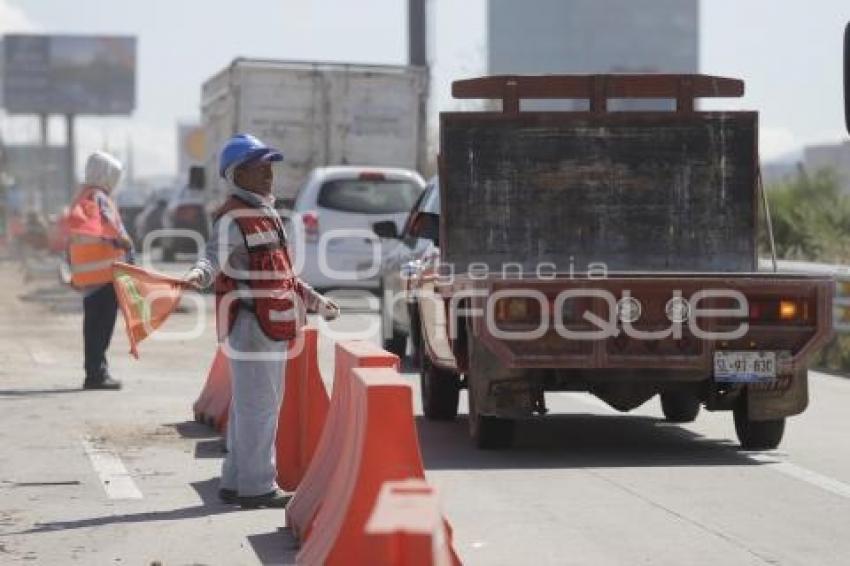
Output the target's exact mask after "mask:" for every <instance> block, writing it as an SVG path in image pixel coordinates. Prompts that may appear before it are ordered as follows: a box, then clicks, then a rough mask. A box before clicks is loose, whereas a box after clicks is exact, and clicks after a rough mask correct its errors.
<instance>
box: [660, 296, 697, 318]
mask: <svg viewBox="0 0 850 566" xmlns="http://www.w3.org/2000/svg"><path fill="white" fill-rule="evenodd" d="M664 313H665V314H666V315H667V319H668V320H669V321H670V322H674V323H678V324H681V323H682V322H685V321H687V320H688V318H689V317H690V316H691V305H690V303H688V301H687V299H684V298H682V297H673V298H672V299H670V300H669V301H667V304H666V305H665V306H664Z"/></svg>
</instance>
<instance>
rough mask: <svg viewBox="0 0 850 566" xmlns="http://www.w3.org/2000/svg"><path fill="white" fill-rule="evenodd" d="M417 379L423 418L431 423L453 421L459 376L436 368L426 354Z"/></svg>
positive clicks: (455, 411)
mask: <svg viewBox="0 0 850 566" xmlns="http://www.w3.org/2000/svg"><path fill="white" fill-rule="evenodd" d="M419 379H420V386H421V393H422V412H423V413H424V414H425V418H427V419H428V420H431V421H452V420H454V419H455V417H457V405H458V397H459V396H460V378H459V376H458V375H457V374H456V373H454V372H453V371H450V370H445V369H441V368H438V367H436V366H435V365H434V364H433V363H431V359H430V358H429V357H428V354H424V355H423V356H422V367H421V369H420V371H419Z"/></svg>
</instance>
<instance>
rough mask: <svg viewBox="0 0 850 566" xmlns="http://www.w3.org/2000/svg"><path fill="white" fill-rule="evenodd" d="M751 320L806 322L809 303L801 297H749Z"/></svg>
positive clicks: (808, 313) (808, 314)
mask: <svg viewBox="0 0 850 566" xmlns="http://www.w3.org/2000/svg"><path fill="white" fill-rule="evenodd" d="M749 310H750V321H751V322H808V321H809V317H810V312H809V303H808V301H806V300H803V299H788V298H781V299H750V301H749Z"/></svg>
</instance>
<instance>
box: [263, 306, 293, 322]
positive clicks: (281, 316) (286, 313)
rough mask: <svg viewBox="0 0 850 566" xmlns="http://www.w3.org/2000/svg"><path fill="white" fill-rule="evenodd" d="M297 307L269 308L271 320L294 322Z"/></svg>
mask: <svg viewBox="0 0 850 566" xmlns="http://www.w3.org/2000/svg"><path fill="white" fill-rule="evenodd" d="M295 315H296V313H295V308H294V307H292V308H288V309H286V310H283V311H276V310H269V320H270V321H272V322H292V321H294V320H295Z"/></svg>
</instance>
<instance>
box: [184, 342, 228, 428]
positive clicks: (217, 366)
mask: <svg viewBox="0 0 850 566" xmlns="http://www.w3.org/2000/svg"><path fill="white" fill-rule="evenodd" d="M230 398H231V391H230V362H229V360H228V359H227V356H226V355H225V354H224V351H222V349H221V346H219V347H218V349H217V350H216V352H215V358H214V359H213V363H212V366H210V370H209V373H208V374H207V381H206V382H205V383H204V388H203V389H202V390H201V394H200V395H199V396H198V399H197V400H196V401H195V404H194V405H193V406H192V411H193V413H194V415H195V421H197V422H202V423H207V424H209V425H211V426H213V427H214V428H215V429H216V430H217V431H219V432H222V431H224V429H225V427H226V426H227V417H228V414H229V412H230Z"/></svg>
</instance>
